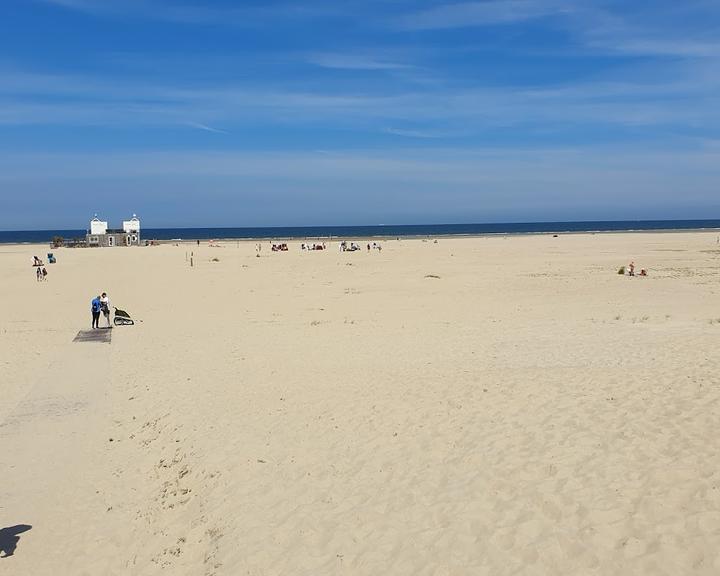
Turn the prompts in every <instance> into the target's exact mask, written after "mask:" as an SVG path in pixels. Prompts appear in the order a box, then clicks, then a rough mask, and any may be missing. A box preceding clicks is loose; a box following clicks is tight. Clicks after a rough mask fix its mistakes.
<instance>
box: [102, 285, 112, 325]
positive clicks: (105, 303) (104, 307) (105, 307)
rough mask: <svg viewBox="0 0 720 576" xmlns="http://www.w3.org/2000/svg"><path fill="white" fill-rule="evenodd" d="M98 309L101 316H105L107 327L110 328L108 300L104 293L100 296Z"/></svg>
mask: <svg viewBox="0 0 720 576" xmlns="http://www.w3.org/2000/svg"><path fill="white" fill-rule="evenodd" d="M100 309H101V310H102V313H103V316H105V322H107V327H108V328H110V298H108V295H107V293H106V292H103V293H102V295H101V296H100Z"/></svg>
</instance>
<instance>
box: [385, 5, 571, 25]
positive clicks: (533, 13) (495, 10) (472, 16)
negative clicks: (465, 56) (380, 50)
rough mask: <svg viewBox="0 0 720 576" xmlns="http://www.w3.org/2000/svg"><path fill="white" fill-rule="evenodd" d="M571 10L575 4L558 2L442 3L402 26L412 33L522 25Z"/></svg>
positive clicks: (403, 19) (405, 20)
mask: <svg viewBox="0 0 720 576" xmlns="http://www.w3.org/2000/svg"><path fill="white" fill-rule="evenodd" d="M569 11H571V4H570V3H569V2H561V1H558V0H486V1H481V2H460V3H455V4H442V5H439V6H435V7H433V8H429V9H426V10H421V11H418V12H415V13H411V14H407V15H405V16H403V17H401V18H400V20H399V24H400V26H401V27H403V28H407V29H411V30H433V29H442V28H464V27H469V26H488V25H495V24H509V23H512V22H522V21H525V20H532V19H535V18H541V17H543V16H549V15H553V14H560V13H565V12H569Z"/></svg>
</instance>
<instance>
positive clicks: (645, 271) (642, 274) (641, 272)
mask: <svg viewBox="0 0 720 576" xmlns="http://www.w3.org/2000/svg"><path fill="white" fill-rule="evenodd" d="M640 276H647V270H645V268H643V269H642V270H640Z"/></svg>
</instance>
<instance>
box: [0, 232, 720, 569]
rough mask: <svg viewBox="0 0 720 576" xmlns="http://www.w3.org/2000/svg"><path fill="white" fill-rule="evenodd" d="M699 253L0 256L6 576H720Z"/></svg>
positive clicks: (545, 242)
mask: <svg viewBox="0 0 720 576" xmlns="http://www.w3.org/2000/svg"><path fill="white" fill-rule="evenodd" d="M716 238H717V234H716V233H674V234H607V235H605V234H598V235H576V236H568V235H563V236H560V237H559V238H552V237H550V236H538V237H514V238H502V237H497V238H478V239H453V240H450V239H441V240H440V241H439V243H438V244H434V243H432V242H421V241H419V240H413V241H410V240H404V241H400V242H398V241H387V242H384V243H383V247H384V250H383V251H382V253H381V254H378V253H377V252H373V253H371V254H367V253H365V251H364V250H363V251H362V252H360V253H346V254H341V253H339V252H338V251H337V248H336V245H335V244H333V245H332V248H331V249H330V250H328V251H327V252H316V253H303V252H300V250H299V248H298V245H299V243H292V244H291V251H290V252H289V253H271V252H270V251H269V250H268V244H267V243H266V244H264V248H263V252H262V257H261V258H256V257H255V252H254V244H253V243H242V242H241V243H239V245H238V244H237V243H235V242H228V243H224V244H223V246H222V247H221V248H210V247H208V246H206V245H205V246H201V247H200V248H198V247H196V246H194V245H192V246H190V245H187V246H184V245H181V246H178V247H176V246H170V245H166V246H160V247H148V248H131V249H126V248H116V249H88V250H81V249H77V250H72V249H60V250H55V251H54V252H55V253H56V255H57V257H58V264H56V265H52V266H49V267H48V271H49V277H48V282H47V283H37V282H36V281H35V277H34V273H33V272H34V270H33V269H32V268H31V266H30V262H31V257H32V255H33V254H36V253H37V254H42V255H43V256H44V254H45V252H47V251H48V250H47V249H45V248H44V247H33V246H0V272H1V275H0V442H1V446H2V457H0V479H1V480H2V481H1V482H0V529H2V528H6V527H12V526H15V525H19V524H29V525H32V529H30V530H28V531H26V532H24V533H23V534H20V540H19V542H18V543H17V549H16V550H15V554H14V555H13V556H11V557H9V558H0V574H13V575H16V576H24V575H32V576H40V575H45V574H52V575H53V576H57V575H64V574H68V575H84V574H87V575H99V574H105V575H107V574H138V575H146V574H159V573H167V574H204V575H211V574H217V575H236V574H237V575H240V574H250V575H261V574H262V575H274V574H287V575H308V576H310V575H319V574H353V575H356V574H357V575H380V574H393V575H423V574H428V575H430V574H432V575H446V574H447V575H449V574H468V575H470V574H471V575H482V574H487V575H503V574H522V575H526V574H527V575H535V574H537V575H540V574H542V575H545V574H547V575H558V574H568V575H584V574H602V575H613V576H614V575H618V574H632V575H635V574H648V575H653V576H658V575H663V574H666V575H685V574H703V575H704V574H707V575H711V574H712V575H715V574H718V573H720V556H719V555H718V550H720V450H719V448H720V442H719V441H718V433H719V432H718V430H719V429H720V427H719V424H720V405H719V403H718V402H719V400H720V246H718V245H717V244H716ZM190 251H193V252H194V253H195V266H194V267H193V268H190V267H189V265H188V263H187V262H186V261H185V254H186V252H190ZM213 257H216V258H219V260H220V262H211V261H210V259H211V258H213ZM631 259H634V260H635V262H636V264H637V265H638V269H639V268H641V267H643V268H648V269H649V271H650V276H649V277H648V278H637V277H636V278H628V277H621V276H618V275H617V274H616V273H615V272H616V270H617V268H618V267H619V266H620V265H622V264H627V263H628V262H629V261H630V260H631ZM431 274H432V275H437V276H439V277H440V278H426V275H431ZM103 290H106V291H107V292H108V293H109V295H110V298H111V300H112V302H113V304H115V305H117V306H119V307H121V308H125V309H126V310H128V311H129V312H130V313H131V314H132V315H133V317H134V318H136V320H137V321H138V323H137V325H136V326H134V327H122V328H116V329H114V330H113V336H112V343H111V344H109V345H108V344H92V343H73V342H72V340H73V337H74V336H75V334H76V333H77V331H78V330H80V329H87V328H89V325H90V313H89V305H90V300H91V298H92V297H93V296H94V295H96V293H98V292H100V291H103ZM110 439H112V441H110Z"/></svg>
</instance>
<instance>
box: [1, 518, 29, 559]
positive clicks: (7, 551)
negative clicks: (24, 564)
mask: <svg viewBox="0 0 720 576" xmlns="http://www.w3.org/2000/svg"><path fill="white" fill-rule="evenodd" d="M30 528H32V526H30V525H28V524H18V525H17V526H9V527H8V528H3V529H1V530H0V552H1V554H0V558H7V557H8V556H12V555H13V554H14V553H15V548H17V545H18V542H20V536H18V534H22V533H23V532H27V531H28V530H30Z"/></svg>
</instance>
